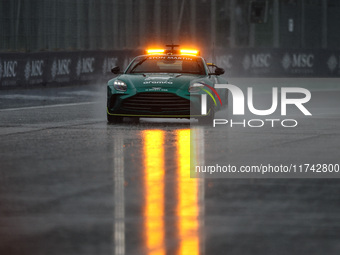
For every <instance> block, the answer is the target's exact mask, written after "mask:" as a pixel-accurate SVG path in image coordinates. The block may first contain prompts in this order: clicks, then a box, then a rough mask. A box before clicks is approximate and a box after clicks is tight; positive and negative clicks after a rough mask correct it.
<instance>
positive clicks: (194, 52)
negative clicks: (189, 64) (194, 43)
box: [180, 49, 198, 55]
mask: <svg viewBox="0 0 340 255" xmlns="http://www.w3.org/2000/svg"><path fill="white" fill-rule="evenodd" d="M180 52H181V54H189V55H198V50H188V49H181V50H180Z"/></svg>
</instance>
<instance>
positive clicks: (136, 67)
mask: <svg viewBox="0 0 340 255" xmlns="http://www.w3.org/2000/svg"><path fill="white" fill-rule="evenodd" d="M127 73H190V74H202V75H204V74H205V69H204V66H203V61H202V59H201V58H197V57H194V56H142V57H138V58H136V59H135V60H134V61H133V63H132V64H131V65H130V67H129V69H128V70H127Z"/></svg>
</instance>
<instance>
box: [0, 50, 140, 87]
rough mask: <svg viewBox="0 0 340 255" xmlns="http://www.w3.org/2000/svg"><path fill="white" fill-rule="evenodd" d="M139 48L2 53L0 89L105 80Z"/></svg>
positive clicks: (137, 52) (0, 56) (125, 64)
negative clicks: (134, 49) (114, 68)
mask: <svg viewBox="0 0 340 255" xmlns="http://www.w3.org/2000/svg"><path fill="white" fill-rule="evenodd" d="M140 53H141V52H139V51H131V50H123V51H75V52H74V51H72V52H66V51H65V52H38V53H1V54H0V88H2V89H10V88H14V87H26V88H29V87H37V86H53V85H73V84H87V83H94V82H105V81H107V80H108V79H110V78H111V77H113V74H112V73H111V68H112V67H113V66H117V65H118V66H121V67H123V66H127V64H128V63H129V61H130V60H131V58H132V57H133V56H135V55H138V54H140Z"/></svg>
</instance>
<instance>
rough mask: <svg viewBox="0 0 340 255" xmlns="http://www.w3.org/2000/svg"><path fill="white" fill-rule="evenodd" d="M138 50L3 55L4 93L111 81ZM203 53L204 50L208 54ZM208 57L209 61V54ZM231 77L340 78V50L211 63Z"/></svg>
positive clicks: (236, 56) (229, 54) (232, 54)
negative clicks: (6, 90) (19, 88)
mask: <svg viewBox="0 0 340 255" xmlns="http://www.w3.org/2000/svg"><path fill="white" fill-rule="evenodd" d="M141 53H142V52H141V51H137V50H134V51H132V50H122V51H76V52H73V51H72V52H66V51H65V52H39V53H2V54H0V88H2V89H6V88H7V89H9V88H14V87H27V88H29V87H36V86H52V85H58V84H59V85H73V84H86V83H95V82H101V83H102V82H106V81H107V80H108V79H110V78H111V77H113V75H112V73H111V72H110V70H111V68H112V67H113V66H117V65H118V66H120V67H121V68H122V69H123V68H125V67H126V66H127V64H128V63H129V61H130V60H131V59H132V58H133V57H134V56H136V55H138V54H141ZM203 53H204V51H203ZM205 53H206V54H203V56H209V54H208V52H205ZM207 60H208V61H209V62H210V61H211V60H213V61H214V62H215V63H216V64H217V65H218V66H220V67H223V68H224V69H225V70H226V75H227V76H229V77H340V51H336V50H334V51H332V50H290V49H286V50H282V49H233V50H230V51H229V50H215V51H214V56H210V57H208V58H207Z"/></svg>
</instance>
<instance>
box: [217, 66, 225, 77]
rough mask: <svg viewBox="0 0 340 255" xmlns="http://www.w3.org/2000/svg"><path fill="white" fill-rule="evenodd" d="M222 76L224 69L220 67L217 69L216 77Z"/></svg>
mask: <svg viewBox="0 0 340 255" xmlns="http://www.w3.org/2000/svg"><path fill="white" fill-rule="evenodd" d="M221 74H224V69H223V68H220V67H217V68H216V69H215V75H221Z"/></svg>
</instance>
